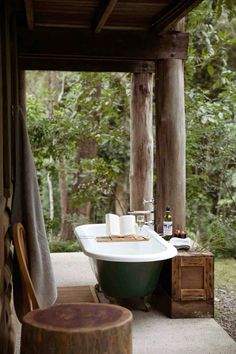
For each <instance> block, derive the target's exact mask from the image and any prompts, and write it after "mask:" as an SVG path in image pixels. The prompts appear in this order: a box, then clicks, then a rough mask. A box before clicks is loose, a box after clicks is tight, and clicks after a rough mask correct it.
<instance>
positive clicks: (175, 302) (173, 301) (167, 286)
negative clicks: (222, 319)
mask: <svg viewBox="0 0 236 354" xmlns="http://www.w3.org/2000/svg"><path fill="white" fill-rule="evenodd" d="M157 296H160V297H161V304H162V305H161V306H162V308H163V305H164V309H165V311H167V314H168V315H169V316H170V317H171V318H194V317H214V257H213V254H212V253H210V252H207V251H206V252H202V251H178V255H177V256H176V257H175V258H172V259H170V260H167V261H165V262H164V266H163V270H162V273H161V277H160V289H159V292H158V295H157Z"/></svg>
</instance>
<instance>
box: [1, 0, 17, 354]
mask: <svg viewBox="0 0 236 354" xmlns="http://www.w3.org/2000/svg"><path fill="white" fill-rule="evenodd" d="M10 3H11V2H10V1H8V0H4V1H1V2H0V49H1V51H0V353H1V354H13V353H14V343H15V333H14V329H13V327H14V326H13V324H12V317H13V315H12V271H13V270H12V247H11V239H10V236H9V234H8V228H9V210H10V208H11V197H12V192H13V187H12V186H13V180H12V169H13V158H12V149H13V140H12V118H13V112H14V111H15V106H16V105H17V96H18V94H17V89H16V87H17V76H16V74H15V73H16V72H17V65H16V63H17V60H16V47H15V41H14V36H13V33H14V27H13V26H12V24H13V21H12V20H13V19H12V16H11V13H10ZM13 68H14V71H13ZM13 80H14V85H13V84H12V81H13Z"/></svg>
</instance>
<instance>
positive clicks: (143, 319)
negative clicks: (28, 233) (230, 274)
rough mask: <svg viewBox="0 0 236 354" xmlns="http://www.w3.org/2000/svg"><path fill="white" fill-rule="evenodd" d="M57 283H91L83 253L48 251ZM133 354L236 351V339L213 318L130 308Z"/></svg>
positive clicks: (225, 353) (93, 281)
mask: <svg viewBox="0 0 236 354" xmlns="http://www.w3.org/2000/svg"><path fill="white" fill-rule="evenodd" d="M51 259H52V263H53V269H54V272H55V277H56V283H57V286H73V285H93V284H96V278H95V276H94V274H93V272H92V270H91V267H90V263H89V259H88V257H86V256H85V255H84V254H83V253H77V252H76V253H74V252H73V253H52V254H51ZM132 312H133V316H134V321H133V354H183V353H185V354H236V342H235V341H234V340H233V339H232V338H231V337H230V336H229V335H228V334H227V332H226V331H224V329H223V328H222V327H221V326H220V325H219V324H218V323H217V322H216V321H215V320H214V319H202V318H200V319H196V318H195V319H170V318H167V317H165V316H164V315H163V314H162V313H160V312H158V311H157V310H155V309H152V310H151V311H150V312H142V311H132Z"/></svg>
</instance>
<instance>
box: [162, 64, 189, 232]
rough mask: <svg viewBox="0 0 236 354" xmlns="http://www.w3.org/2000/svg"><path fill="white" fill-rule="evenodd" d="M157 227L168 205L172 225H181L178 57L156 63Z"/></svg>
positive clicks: (181, 94)
mask: <svg viewBox="0 0 236 354" xmlns="http://www.w3.org/2000/svg"><path fill="white" fill-rule="evenodd" d="M156 87H157V90H156V104H157V121H156V129H157V134H156V136H157V144H156V149H157V154H156V156H157V218H156V220H157V225H156V226H157V229H158V231H159V232H161V231H162V224H163V216H164V211H165V208H166V207H167V206H169V207H170V208H171V213H172V217H173V226H174V228H175V227H179V228H182V229H184V228H185V194H186V193H185V188H186V173H185V140H186V137H185V112H184V69H183V62H182V60H179V59H164V60H159V61H158V63H157V80H156Z"/></svg>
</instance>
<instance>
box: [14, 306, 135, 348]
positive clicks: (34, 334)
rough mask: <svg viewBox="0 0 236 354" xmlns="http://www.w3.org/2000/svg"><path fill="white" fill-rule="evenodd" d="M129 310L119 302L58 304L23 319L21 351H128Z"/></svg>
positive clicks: (32, 312)
mask: <svg viewBox="0 0 236 354" xmlns="http://www.w3.org/2000/svg"><path fill="white" fill-rule="evenodd" d="M131 322H132V313H131V312H130V311H129V310H128V309H126V308H124V307H121V306H117V305H109V304H96V303H78V304H58V305H53V306H50V307H47V308H46V309H40V310H34V311H31V312H29V313H28V314H27V315H26V316H25V317H24V319H23V326H22V335H21V354H105V353H106V354H131V353H132V334H131Z"/></svg>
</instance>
